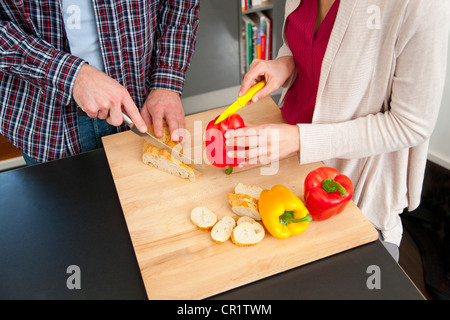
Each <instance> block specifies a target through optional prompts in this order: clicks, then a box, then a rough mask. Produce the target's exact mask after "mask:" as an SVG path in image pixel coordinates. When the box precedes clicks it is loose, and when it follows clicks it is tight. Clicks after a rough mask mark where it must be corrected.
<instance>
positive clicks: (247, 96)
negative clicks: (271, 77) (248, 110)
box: [239, 80, 266, 104]
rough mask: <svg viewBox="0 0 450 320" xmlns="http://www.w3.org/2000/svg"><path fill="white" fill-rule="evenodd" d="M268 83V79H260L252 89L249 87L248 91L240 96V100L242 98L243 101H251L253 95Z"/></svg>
mask: <svg viewBox="0 0 450 320" xmlns="http://www.w3.org/2000/svg"><path fill="white" fill-rule="evenodd" d="M265 85H266V81H264V80H263V81H260V82H258V83H257V84H255V85H254V86H253V87H251V88H250V89H248V91H247V92H246V93H245V94H244V95H243V96H241V97H240V98H239V100H241V102H242V103H244V104H245V103H247V102H249V101H250V100H251V99H252V98H253V96H254V95H255V93H257V92H258V91H259V90H261V89H262V88H264V86H265Z"/></svg>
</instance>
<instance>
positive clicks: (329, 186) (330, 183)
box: [322, 179, 347, 196]
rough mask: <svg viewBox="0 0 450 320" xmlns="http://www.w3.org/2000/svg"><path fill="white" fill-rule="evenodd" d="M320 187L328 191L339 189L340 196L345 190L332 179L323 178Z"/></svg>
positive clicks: (343, 194)
mask: <svg viewBox="0 0 450 320" xmlns="http://www.w3.org/2000/svg"><path fill="white" fill-rule="evenodd" d="M322 189H323V190H325V191H326V192H328V193H332V192H336V191H339V193H340V194H341V196H345V194H346V193H347V191H346V190H345V188H344V187H343V186H342V185H341V184H340V183H339V182H337V181H335V180H333V179H325V180H323V182H322Z"/></svg>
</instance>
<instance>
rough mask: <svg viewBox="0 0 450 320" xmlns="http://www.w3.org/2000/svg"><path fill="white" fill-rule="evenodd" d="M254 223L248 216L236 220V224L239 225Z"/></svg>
mask: <svg viewBox="0 0 450 320" xmlns="http://www.w3.org/2000/svg"><path fill="white" fill-rule="evenodd" d="M254 221H255V219H253V218H251V217H249V216H242V217H239V219H237V221H236V224H237V225H239V224H241V223H244V222H250V223H252V222H254Z"/></svg>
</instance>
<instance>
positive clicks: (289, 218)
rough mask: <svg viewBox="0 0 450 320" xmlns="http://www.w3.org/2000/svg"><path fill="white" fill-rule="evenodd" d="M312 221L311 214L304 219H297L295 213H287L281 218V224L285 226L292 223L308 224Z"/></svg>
mask: <svg viewBox="0 0 450 320" xmlns="http://www.w3.org/2000/svg"><path fill="white" fill-rule="evenodd" d="M311 220H312V217H311V215H310V214H309V213H308V214H307V215H306V216H304V217H303V218H299V219H295V218H294V211H285V212H284V213H283V214H282V215H281V216H280V223H281V224H284V225H285V226H287V225H289V224H290V223H299V222H308V221H311Z"/></svg>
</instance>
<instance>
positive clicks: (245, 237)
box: [231, 221, 265, 247]
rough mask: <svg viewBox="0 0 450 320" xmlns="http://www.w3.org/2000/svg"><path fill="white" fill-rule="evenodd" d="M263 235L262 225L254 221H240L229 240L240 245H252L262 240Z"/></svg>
mask: <svg viewBox="0 0 450 320" xmlns="http://www.w3.org/2000/svg"><path fill="white" fill-rule="evenodd" d="M264 236H265V231H264V228H263V226H262V225H261V224H260V223H258V222H256V221H254V222H242V223H240V224H238V225H237V226H236V227H235V228H234V229H233V232H232V233H231V241H232V242H233V243H234V244H236V245H238V246H241V247H247V246H254V245H256V244H258V243H260V242H261V241H262V239H263V238H264Z"/></svg>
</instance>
